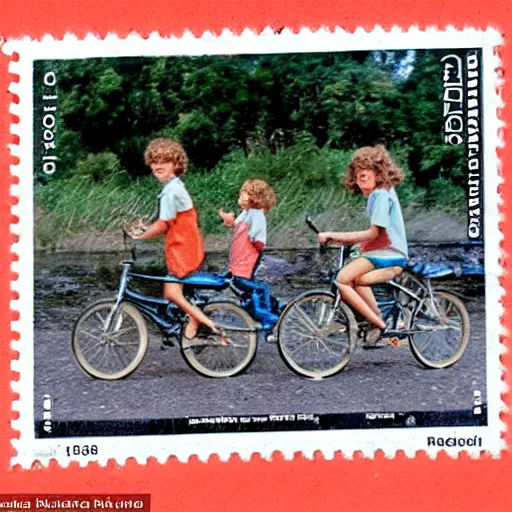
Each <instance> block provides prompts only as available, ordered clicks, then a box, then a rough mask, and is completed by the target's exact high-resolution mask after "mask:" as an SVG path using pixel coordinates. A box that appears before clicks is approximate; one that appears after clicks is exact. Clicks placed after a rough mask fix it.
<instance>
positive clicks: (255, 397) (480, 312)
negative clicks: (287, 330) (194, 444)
mask: <svg viewBox="0 0 512 512" xmlns="http://www.w3.org/2000/svg"><path fill="white" fill-rule="evenodd" d="M468 309H469V310H470V316H471V322H472V331H471V340H470V343H469V346H468V349H467V351H466V353H465V354H464V356H463V357H462V359H461V360H460V361H459V362H458V363H457V364H456V365H455V366H453V367H451V368H448V369H445V370H425V369H423V368H422V367H421V366H420V365H419V364H418V363H417V362H416V360H415V359H414V358H413V357H412V354H411V353H410V351H409V349H408V347H390V348H386V349H380V350H373V351H363V350H359V351H358V352H357V353H356V354H355V355H354V357H353V359H352V361H351V363H350V364H349V366H348V367H347V368H346V369H345V370H344V371H343V372H341V373H340V374H338V375H337V376H334V377H332V378H330V379H325V380H322V381H312V380H308V379H304V378H301V377H298V376H296V375H294V374H293V373H292V372H291V371H290V370H289V369H288V368H287V367H286V366H285V364H284V363H283V362H282V361H281V359H280V357H279V354H278V350H277V347H276V346H275V345H274V344H270V343H265V342H263V343H262V344H261V345H260V347H259V349H258V353H257V355H256V359H255V361H254V363H253V365H252V366H251V367H250V368H249V370H248V371H247V372H246V373H245V374H243V375H240V376H238V377H235V378H230V379H208V378H205V377H202V376H200V375H198V374H196V373H195V372H194V371H192V370H191V369H190V368H189V367H188V366H187V365H186V363H185V362H184V360H183V359H182V357H181V354H180V351H179V350H178V349H176V348H170V349H167V350H164V351H162V350H161V349H160V339H159V337H158V336H157V335H155V333H152V335H151V336H150V346H149V349H148V352H147V355H146V358H145V359H144V361H143V363H142V364H141V365H140V367H139V368H138V369H137V370H136V372H135V373H133V374H132V375H131V376H130V377H128V378H127V379H124V380H121V381H114V382H107V381H100V380H94V379H92V378H90V377H89V376H87V375H85V374H84V373H82V372H81V371H80V369H79V368H78V366H77V365H76V363H75V361H74V359H73V356H72V354H71V350H70V341H69V338H70V328H71V320H72V319H73V318H74V317H76V314H77V311H78V309H77V308H69V309H67V310H66V311H67V312H68V314H67V315H65V316H64V319H63V320H61V321H59V322H48V321H46V322H42V321H39V322H36V326H37V328H36V333H35V400H34V403H35V416H36V419H41V418H42V412H43V411H42V402H43V395H44V394H49V395H50V396H51V397H52V400H53V407H52V417H53V419H54V420H60V421H64V420H121V419H143V418H153V419H157V418H172V417H174V418H175V417H184V416H202V415H220V414H223V415H238V414H242V415H249V414H270V413H299V412H304V413H318V414H324V413H344V412H365V411H372V412H374V411H383V412H384V411H411V410H416V411H421V410H425V411H426V410H430V411H433V410H436V411H449V410H457V409H469V408H470V407H471V406H472V396H473V391H474V390H480V391H482V393H483V396H484V397H485V391H486V387H485V338H484V333H485V329H484V311H485V310H484V304H483V298H480V299H478V300H474V301H472V302H470V303H469V304H468ZM61 312H62V311H61ZM66 318H67V319H69V321H67V320H65V319H66ZM43 326H46V327H48V326H51V328H50V329H44V328H42V327H43Z"/></svg>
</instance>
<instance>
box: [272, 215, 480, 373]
mask: <svg viewBox="0 0 512 512" xmlns="http://www.w3.org/2000/svg"><path fill="white" fill-rule="evenodd" d="M306 223H307V224H308V226H309V227H310V228H311V229H312V230H313V231H314V232H315V233H316V234H318V232H319V230H318V229H317V228H316V226H315V225H314V223H313V221H312V219H311V218H310V217H309V216H307V217H306ZM321 248H322V246H321ZM323 250H324V249H323ZM344 256H345V252H344V247H343V246H342V247H341V248H340V251H339V256H338V268H341V267H342V266H343V263H344V259H345V258H344ZM422 268H423V267H422V266H421V265H420V266H408V267H407V268H406V269H404V271H403V272H402V273H401V274H400V276H398V277H396V278H395V279H393V280H390V281H386V282H385V283H381V285H379V286H380V288H381V290H382V289H383V290H384V293H379V294H376V298H377V303H378V305H379V308H380V310H381V312H382V316H383V319H384V321H385V322H386V324H387V325H388V329H387V330H386V336H389V337H393V338H394V339H396V340H398V342H399V341H400V340H406V341H407V343H408V345H409V347H410V349H411V352H412V354H413V356H414V357H415V359H416V360H417V361H418V362H419V363H420V364H422V365H423V366H424V367H426V368H447V367H449V366H451V365H453V364H455V363H456V362H457V361H458V360H459V359H460V358H461V357H462V354H463V353H464V351H465V349H466V347H467V344H468V342H469V333H470V320H469V314H468V312H467V309H466V307H465V306H464V303H463V302H462V301H461V300H460V299H459V298H458V297H456V296H455V295H453V294H451V293H449V292H446V291H440V290H435V289H434V287H433V285H432V282H431V279H432V276H431V275H429V274H428V272H425V273H422V272H421V269H422ZM360 318H362V317H360ZM370 327H371V326H369V325H368V323H367V322H366V321H361V320H360V319H358V318H357V315H356V314H355V313H354V311H353V310H352V309H351V308H350V307H349V306H348V305H347V304H345V303H344V302H343V300H342V299H341V296H340V293H339V291H338V289H337V287H336V285H335V283H334V281H333V287H332V290H331V291H326V290H312V291H308V292H305V293H303V294H301V295H299V296H298V297H296V298H294V299H293V300H292V301H291V302H289V303H288V305H287V306H286V308H285V310H284V311H283V313H282V315H281V318H280V320H279V323H278V326H277V337H278V347H279V352H280V355H281V357H282V359H283V360H284V361H285V363H286V364H287V366H288V367H289V368H290V369H291V370H292V371H294V372H295V373H297V374H299V375H302V376H306V377H311V378H316V379H319V378H323V377H330V376H332V375H335V374H337V373H339V372H340V371H341V370H342V369H343V368H345V367H346V366H347V364H348V363H349V362H350V359H351V357H352V355H353V353H354V351H355V349H356V346H357V345H358V343H359V342H360V341H361V340H363V339H364V338H365V335H366V332H367V330H368V329H369V328H370ZM398 342H397V343H398Z"/></svg>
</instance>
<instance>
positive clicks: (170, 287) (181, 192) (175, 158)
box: [132, 138, 220, 339]
mask: <svg viewBox="0 0 512 512" xmlns="http://www.w3.org/2000/svg"><path fill="white" fill-rule="evenodd" d="M144 158H145V161H146V164H147V165H149V166H150V167H151V171H152V172H153V175H154V176H155V178H157V179H158V181H160V182H161V183H163V184H164V187H163V189H162V192H161V193H160V194H159V196H158V197H159V214H158V219H157V220H156V221H155V222H153V223H152V224H150V225H148V226H144V225H142V226H141V228H142V233H141V234H138V235H132V238H134V239H136V240H149V239H150V238H156V237H158V236H161V235H165V261H166V264H167V269H168V271H169V274H170V275H173V276H176V277H178V278H182V277H185V276H186V275H188V274H190V273H192V272H195V271H197V270H198V269H199V267H200V266H201V263H202V262H203V259H204V249H203V239H202V236H201V232H200V230H199V226H198V221H197V213H196V210H195V208H194V204H193V203H192V199H191V198H190V195H189V193H188V192H187V189H186V188H185V185H184V183H183V181H181V176H183V175H184V174H185V173H186V172H187V169H188V157H187V154H186V153H185V150H184V149H183V147H182V146H181V144H180V143H179V142H176V141H174V140H171V139H165V138H159V139H154V140H152V141H151V142H150V143H149V145H148V147H147V149H146V152H145V153H144ZM164 297H165V298H166V299H167V300H169V301H171V302H174V304H176V305H177V306H178V307H180V308H181V309H182V310H183V311H184V312H185V313H186V314H187V315H188V317H189V323H188V324H187V325H186V326H185V329H184V331H183V335H184V336H185V338H187V339H191V338H193V337H194V336H195V335H196V333H197V329H198V326H199V325H201V324H204V325H205V326H206V327H207V328H209V329H211V330H212V331H214V332H218V329H217V327H216V326H215V323H214V322H213V321H212V320H211V319H210V318H208V317H207V316H206V315H205V314H204V313H203V312H202V311H201V310H200V309H199V308H197V307H196V306H194V305H192V304H191V303H190V302H188V300H187V299H186V298H185V297H184V296H183V285H182V284H181V283H178V282H166V283H165V284H164ZM219 332H220V331H219Z"/></svg>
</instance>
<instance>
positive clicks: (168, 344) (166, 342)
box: [160, 338, 176, 350]
mask: <svg viewBox="0 0 512 512" xmlns="http://www.w3.org/2000/svg"><path fill="white" fill-rule="evenodd" d="M175 346H176V344H175V343H174V341H173V340H172V338H162V343H161V344H160V349H161V350H167V349H168V348H172V347H175Z"/></svg>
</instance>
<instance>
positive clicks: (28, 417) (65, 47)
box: [3, 27, 506, 467]
mask: <svg viewBox="0 0 512 512" xmlns="http://www.w3.org/2000/svg"><path fill="white" fill-rule="evenodd" d="M501 44H502V37H501V35H500V34H499V32H498V31H497V30H495V29H492V28H488V29H487V30H485V31H482V30H476V29H471V28H466V29H464V30H456V29H454V28H451V27H447V28H446V29H445V30H438V29H436V28H430V29H427V30H419V29H417V28H415V27H411V28H410V29H408V30H407V31H403V30H402V29H400V28H399V27H394V28H393V29H391V30H390V31H385V30H383V29H382V28H380V27H375V29H374V30H372V31H371V32H366V31H365V30H364V29H362V28H359V29H357V30H356V31H354V32H353V33H348V32H345V31H343V30H341V29H339V28H337V29H335V30H334V31H329V30H327V29H320V30H317V31H315V32H312V31H310V30H309V29H307V28H304V29H302V30H300V31H299V32H297V33H293V32H292V31H289V30H287V29H285V30H283V31H282V32H280V33H279V34H274V33H273V31H272V30H271V29H266V30H264V31H263V32H262V33H261V34H256V33H254V32H252V31H250V30H244V31H243V32H242V33H241V34H240V35H234V34H232V33H231V32H230V31H229V30H224V31H223V32H222V33H221V34H220V35H219V36H215V35H213V34H212V33H209V32H205V33H204V34H203V36H202V37H195V36H194V35H193V34H192V33H190V32H185V33H184V34H183V36H182V37H180V38H177V37H169V38H164V37H161V36H160V35H159V34H157V33H152V34H151V35H150V36H149V37H148V38H142V37H140V36H139V35H137V34H131V35H129V36H128V37H127V38H125V39H120V38H118V37H117V35H116V34H108V35H107V36H106V37H105V38H103V39H100V38H98V37H96V36H94V35H88V36H86V37H85V38H84V39H81V40H80V39H78V38H76V37H75V36H73V35H70V34H67V35H66V36H65V37H64V38H63V39H62V40H55V39H54V38H53V37H51V36H45V37H43V38H42V39H41V40H40V41H34V40H31V39H30V38H28V37H26V38H23V39H21V40H9V41H7V42H6V43H5V44H4V46H3V52H4V53H5V54H7V55H13V54H14V53H17V54H18V55H19V60H18V61H11V63H10V66H9V71H10V73H12V74H13V75H17V77H18V81H13V82H12V84H11V86H10V88H9V91H10V92H11V93H12V94H13V95H15V96H17V98H18V100H19V101H18V102H17V103H16V102H13V103H12V104H11V107H10V113H12V114H14V115H15V116H17V117H18V118H19V122H18V123H16V124H12V125H11V134H13V135H17V136H18V137H19V144H12V145H10V151H11V154H12V155H13V156H15V157H18V158H19V164H17V165H11V173H12V175H14V176H16V177H17V178H18V180H19V183H18V184H17V185H13V186H12V188H11V195H12V196H14V197H16V198H17V199H18V203H17V204H16V205H15V206H13V207H12V214H13V215H16V216H17V217H18V219H19V220H18V222H17V224H13V225H12V226H11V232H12V233H13V234H15V235H17V236H18V241H17V242H16V243H15V244H13V246H12V252H13V253H14V254H15V255H17V257H18V260H17V261H13V263H12V267H11V268H12V270H13V272H15V273H16V274H17V275H18V278H17V279H16V280H15V281H12V283H11V289H12V290H13V291H15V292H16V293H17V294H18V295H19V298H17V299H15V300H12V301H11V310H12V311H16V312H18V313H19V319H18V320H16V321H13V322H12V324H11V325H12V330H13V331H15V332H18V333H19V340H18V341H12V343H11V346H12V349H13V350H14V351H16V352H17V353H18V354H19V358H18V359H17V360H13V361H12V362H11V369H12V370H13V371H15V372H18V373H19V380H17V381H12V382H11V387H12V389H13V391H15V392H16V393H18V394H19V400H17V401H14V402H13V404H12V409H13V410H14V411H17V412H18V413H19V418H18V419H16V420H13V421H12V428H13V431H18V432H19V434H20V437H19V438H18V439H16V438H14V436H13V439H12V441H11V442H12V444H13V446H14V448H15V449H16V451H17V455H16V456H15V457H14V458H13V459H12V460H11V463H12V465H17V464H19V465H21V466H23V467H30V466H31V465H32V464H33V462H34V461H36V460H37V461H39V462H40V463H42V464H44V465H47V464H49V462H50V460H52V459H56V460H57V461H58V463H59V464H60V465H62V466H67V465H68V464H69V463H70V462H71V461H70V460H69V459H68V458H66V457H65V456H64V453H63V449H62V448H63V440H59V439H35V437H34V413H33V409H34V408H33V405H34V404H33V400H34V398H33V382H34V368H33V362H34V350H33V340H34V334H33V314H34V311H33V299H34V291H33V265H34V253H33V236H32V235H33V155H32V144H33V141H32V135H33V126H32V116H33V114H32V108H33V96H32V92H33V91H32V65H33V61H34V60H35V59H66V58H75V59H76V58H88V57H122V56H133V55H137V56H155V55H176V54H177V55H202V54H210V55H216V54H223V55H225V54H243V53H259V54H263V53H287V52H290V53H292V52H294V53H297V52H323V51H356V50H377V49H391V48H392V49H411V48H415V49H449V48H475V47H478V48H482V61H483V94H484V98H485V108H484V122H485V128H486V129H485V134H484V169H485V187H484V201H485V219H484V220H485V222H484V224H485V240H486V242H485V269H486V283H485V293H486V302H487V303H488V304H490V305H492V307H488V308H486V338H487V339H486V345H487V358H486V372H487V389H488V425H487V426H485V427H463V432H462V428H461V427H455V428H454V427H436V428H424V429H380V430H364V431H363V430H361V431H357V430H355V431H350V432H347V431H320V432H316V431H315V432H260V433H243V434H231V433H225V434H220V433H215V434H189V435H180V436H175V437H172V436H151V437H150V436H140V437H105V438H94V443H95V444H96V445H98V449H99V455H98V456H97V457H95V458H91V457H90V456H89V457H83V458H79V459H77V460H78V461H79V463H80V464H81V465H86V464H87V463H89V462H91V461H96V462H98V463H100V464H101V465H104V464H106V463H107V462H108V460H110V459H115V460H116V461H117V462H118V463H120V464H123V463H124V462H125V461H126V459H128V458H132V457H133V458H135V459H136V460H137V461H138V462H139V463H141V464H144V463H145V462H146V460H147V458H148V457H155V458H156V459H157V460H158V461H159V462H162V463H164V462H165V461H166V460H167V458H168V457H170V456H175V457H177V458H178V459H179V460H181V461H187V460H188V458H189V457H190V456H192V455H196V456H198V457H199V459H201V460H204V461H206V460H207V459H208V457H209V456H210V455H212V454H217V455H218V456H219V457H220V459H221V460H224V461H225V460H228V459H229V457H230V456H231V454H234V453H236V454H238V455H239V456H240V457H241V458H242V459H244V460H247V459H249V458H250V457H251V455H252V454H254V453H258V454H260V455H261V456H262V457H264V458H268V459H271V457H272V453H273V452H274V451H279V452H281V453H282V454H283V456H284V457H285V458H287V459H291V458H293V456H294V454H295V453H297V452H301V453H302V454H303V455H304V456H305V457H308V458H312V457H313V455H314V453H315V452H321V454H322V456H323V457H324V458H326V459H331V458H332V457H333V456H334V454H335V453H336V452H341V453H342V454H343V456H344V457H347V458H351V457H352V456H353V454H354V452H356V451H360V452H362V453H363V454H364V456H365V457H369V458H372V457H373V456H374V454H375V451H376V450H381V451H383V452H384V453H385V455H386V456H387V457H394V456H395V454H396V452H397V450H403V451H404V453H405V454H406V455H407V456H408V457H414V456H415V454H416V452H417V451H419V450H425V451H426V453H427V454H428V455H429V456H432V457H434V456H435V455H436V454H437V453H438V452H440V451H442V449H441V448H434V447H430V448H428V447H427V446H426V444H425V439H426V438H427V436H428V435H429V433H430V434H431V435H435V436H442V435H444V436H454V437H457V435H460V436H464V437H466V438H467V437H471V436H480V437H481V438H482V439H483V443H482V448H475V449H474V450H473V451H470V452H469V453H470V454H471V456H475V457H478V456H479V454H480V450H484V451H486V452H488V453H490V454H492V455H493V456H499V454H500V451H501V450H503V449H504V448H505V444H504V441H503V439H502V438H501V433H502V432H503V431H504V429H505V424H504V423H503V422H502V421H501V420H500V417H499V415H500V412H501V411H504V410H506V407H505V404H504V403H503V401H502V399H501V394H502V393H503V392H505V391H506V386H505V384H504V382H503V381H502V376H503V367H502V365H501V362H500V354H501V353H502V352H503V351H504V347H503V345H501V344H500V336H503V335H505V332H504V329H503V327H502V325H501V321H500V318H501V317H502V315H503V314H504V309H503V307H502V305H501V299H502V297H503V295H504V290H503V288H502V287H501V285H500V282H499V280H500V276H502V274H503V268H502V267H501V266H500V257H502V256H503V255H502V254H501V250H500V243H501V241H502V239H503V235H502V233H501V232H500V230H499V223H500V222H501V221H502V218H501V215H500V212H499V206H500V204H502V200H503V199H502V198H501V197H500V196H499V194H498V189H499V186H500V184H501V183H502V178H501V175H500V163H499V160H498V156H497V149H498V147H500V146H501V145H502V144H503V141H502V140H500V138H499V131H500V130H501V129H502V128H503V123H502V122H501V121H500V120H499V117H498V110H499V109H500V108H502V106H503V103H502V100H501V96H500V93H499V87H500V85H501V83H500V81H499V79H498V74H497V69H498V68H499V66H500V59H499V56H498V53H497V47H498V46H499V45H501ZM75 441H76V442H80V441H84V442H88V443H90V442H91V441H92V438H75ZM444 450H445V451H446V452H447V453H448V454H449V455H451V456H457V454H458V453H460V452H461V451H463V450H461V449H460V448H457V447H454V448H444ZM464 451H467V448H464Z"/></svg>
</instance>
